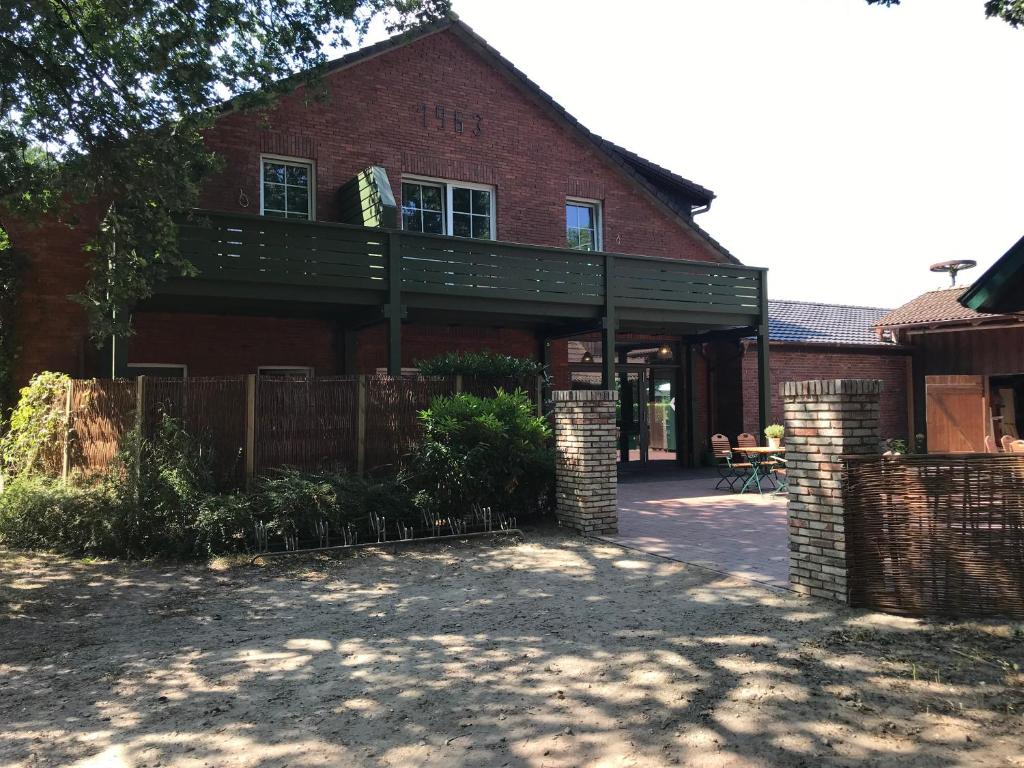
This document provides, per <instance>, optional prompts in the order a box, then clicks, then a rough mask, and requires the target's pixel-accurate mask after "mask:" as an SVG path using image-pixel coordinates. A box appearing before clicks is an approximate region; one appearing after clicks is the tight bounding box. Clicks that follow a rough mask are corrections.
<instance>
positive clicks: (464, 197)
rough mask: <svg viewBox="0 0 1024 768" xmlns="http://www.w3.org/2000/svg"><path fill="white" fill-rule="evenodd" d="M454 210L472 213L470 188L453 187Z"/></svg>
mask: <svg viewBox="0 0 1024 768" xmlns="http://www.w3.org/2000/svg"><path fill="white" fill-rule="evenodd" d="M452 210H453V211H460V212H462V213H470V212H471V210H470V207H469V190H468V189H463V188H462V187H452Z"/></svg>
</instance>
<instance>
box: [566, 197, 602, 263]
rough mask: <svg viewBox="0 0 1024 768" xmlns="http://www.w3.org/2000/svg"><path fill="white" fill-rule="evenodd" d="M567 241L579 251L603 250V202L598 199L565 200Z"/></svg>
mask: <svg viewBox="0 0 1024 768" xmlns="http://www.w3.org/2000/svg"><path fill="white" fill-rule="evenodd" d="M565 241H566V244H567V245H568V246H569V247H570V248H575V249H576V250H578V251H600V250H601V246H602V243H601V203H600V202H598V201H597V200H574V199H571V198H570V199H568V200H566V201H565Z"/></svg>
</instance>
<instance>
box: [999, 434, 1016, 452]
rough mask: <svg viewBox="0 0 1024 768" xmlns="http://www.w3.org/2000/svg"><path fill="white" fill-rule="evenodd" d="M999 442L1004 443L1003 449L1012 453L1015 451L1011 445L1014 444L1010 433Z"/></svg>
mask: <svg viewBox="0 0 1024 768" xmlns="http://www.w3.org/2000/svg"><path fill="white" fill-rule="evenodd" d="M999 442H1001V443H1002V444H1003V450H1004V451H1006V452H1007V453H1011V452H1012V451H1013V449H1012V448H1011V447H1010V446H1011V445H1013V438H1012V437H1011V436H1010V435H1003V439H1002V440H1000V441H999Z"/></svg>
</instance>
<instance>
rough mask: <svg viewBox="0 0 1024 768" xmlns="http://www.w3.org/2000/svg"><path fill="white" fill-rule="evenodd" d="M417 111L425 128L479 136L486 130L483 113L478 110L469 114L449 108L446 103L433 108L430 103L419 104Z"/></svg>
mask: <svg viewBox="0 0 1024 768" xmlns="http://www.w3.org/2000/svg"><path fill="white" fill-rule="evenodd" d="M416 112H417V114H418V115H419V120H420V125H421V126H422V127H423V129H424V130H430V129H433V130H436V131H437V132H439V133H449V132H450V133H453V134H458V135H460V136H461V135H463V134H466V133H468V134H470V135H471V136H479V135H480V134H482V133H483V132H484V118H483V115H480V114H478V113H476V112H473V113H470V114H467V113H465V112H463V111H462V110H459V109H448V108H446V107H445V105H444V104H434V105H433V109H431V108H430V105H428V104H419V105H417V107H416Z"/></svg>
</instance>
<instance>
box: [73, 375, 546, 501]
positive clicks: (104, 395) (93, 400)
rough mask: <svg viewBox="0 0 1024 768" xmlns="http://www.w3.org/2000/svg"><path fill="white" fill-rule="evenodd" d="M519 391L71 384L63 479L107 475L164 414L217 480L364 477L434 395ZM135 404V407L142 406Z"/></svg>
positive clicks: (506, 385)
mask: <svg viewBox="0 0 1024 768" xmlns="http://www.w3.org/2000/svg"><path fill="white" fill-rule="evenodd" d="M498 388H503V389H505V390H513V389H523V390H525V391H527V392H528V393H529V395H530V396H531V398H532V399H533V401H534V403H535V404H538V403H539V396H540V395H539V391H540V390H539V387H538V385H537V382H535V381H529V382H523V381H519V380H515V379H505V378H497V379H494V378H487V379H484V378H468V377H466V378H463V377H461V376H453V377H439V378H401V379H398V378H390V377H387V376H338V377H328V378H312V379H308V380H307V379H288V378H274V377H257V376H235V377H227V378H188V379H162V378H153V377H148V376H140V377H138V378H137V379H113V380H111V379H108V380H76V381H73V382H71V386H70V389H69V391H68V397H67V398H66V401H65V402H63V403H61V404H60V407H62V408H66V409H67V423H68V425H69V429H68V432H67V438H66V440H65V442H64V445H63V446H57V447H56V450H57V451H59V452H60V451H62V453H63V461H62V469H61V471H62V473H63V474H64V475H65V476H68V475H71V474H86V475H88V474H95V473H97V472H100V471H102V470H104V469H106V468H107V467H108V466H109V465H110V463H111V461H113V459H114V457H115V456H116V454H117V452H118V449H119V448H120V446H121V444H122V441H123V440H124V438H125V436H126V435H127V434H128V433H129V432H130V431H131V430H132V429H133V428H136V427H137V428H138V429H139V430H140V431H141V432H142V434H144V435H147V436H151V435H152V434H153V433H154V431H155V430H156V428H157V426H158V424H159V423H160V420H161V418H162V415H163V414H167V415H168V416H171V417H173V418H175V419H177V420H179V421H180V422H181V423H182V424H183V425H184V428H185V429H186V430H187V431H188V432H189V433H190V434H192V435H193V436H195V437H196V438H197V439H198V440H199V441H200V443H201V444H202V445H203V446H204V447H205V448H207V449H209V450H210V451H211V452H212V454H213V456H214V460H215V465H216V468H217V470H218V474H219V476H220V477H221V479H222V480H223V481H224V482H225V483H227V484H234V485H241V484H242V483H244V482H245V481H246V480H247V479H248V478H251V477H253V476H255V475H259V474H265V473H267V472H268V471H271V470H273V469H276V468H281V467H295V468H298V469H305V470H312V469H320V468H328V467H331V468H341V469H345V470H348V471H352V472H360V473H362V472H366V471H373V470H376V469H380V468H382V467H385V466H392V467H394V466H397V465H399V464H401V462H402V460H403V458H404V457H405V456H406V455H407V454H408V453H409V451H410V449H411V448H412V446H413V445H414V443H415V441H416V440H417V438H418V437H419V435H420V425H419V419H418V413H419V411H421V410H423V409H424V408H426V407H427V406H429V405H430V402H431V400H432V399H433V398H435V397H437V396H439V395H451V394H454V393H456V392H471V393H474V394H479V395H482V396H486V395H489V394H492V393H494V392H495V390H496V389H498ZM140 404H141V405H142V407H141V408H140V407H139V406H140Z"/></svg>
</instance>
